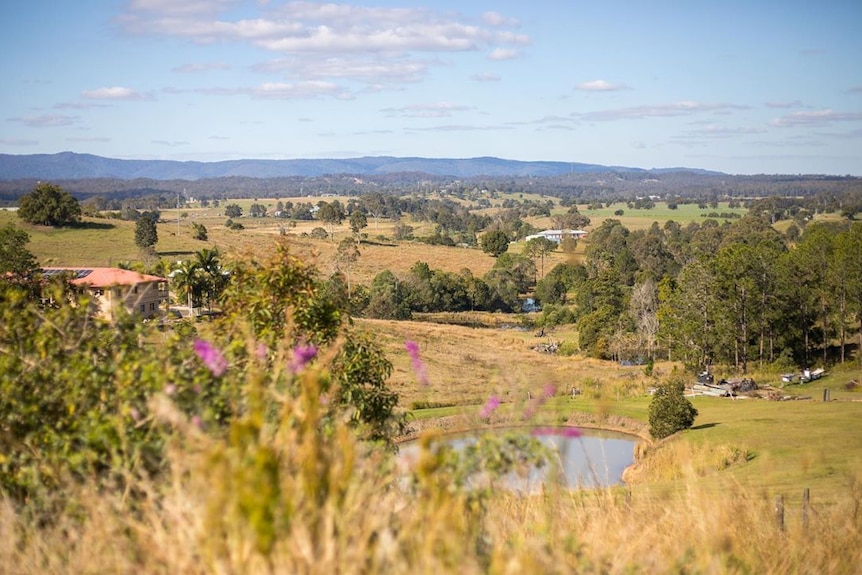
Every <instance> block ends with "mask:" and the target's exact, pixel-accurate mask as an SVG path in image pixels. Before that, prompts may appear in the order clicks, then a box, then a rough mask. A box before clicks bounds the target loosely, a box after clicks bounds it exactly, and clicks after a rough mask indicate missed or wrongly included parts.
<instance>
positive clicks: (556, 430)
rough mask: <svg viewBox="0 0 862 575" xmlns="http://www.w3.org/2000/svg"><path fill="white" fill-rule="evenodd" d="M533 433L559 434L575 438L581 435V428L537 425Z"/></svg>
mask: <svg viewBox="0 0 862 575" xmlns="http://www.w3.org/2000/svg"><path fill="white" fill-rule="evenodd" d="M531 434H532V435H558V436H560V437H569V438H575V437H580V436H581V430H580V429H578V428H577V427H537V428H535V429H533V431H532V432H531Z"/></svg>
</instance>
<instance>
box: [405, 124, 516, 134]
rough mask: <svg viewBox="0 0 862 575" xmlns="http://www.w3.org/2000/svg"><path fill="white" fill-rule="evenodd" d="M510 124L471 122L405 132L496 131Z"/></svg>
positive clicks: (409, 129)
mask: <svg viewBox="0 0 862 575" xmlns="http://www.w3.org/2000/svg"><path fill="white" fill-rule="evenodd" d="M512 129H514V128H512V127H511V126H476V125H472V124H446V125H442V126H432V127H430V128H407V129H406V130H405V131H407V132H412V131H415V132H497V131H500V130H512Z"/></svg>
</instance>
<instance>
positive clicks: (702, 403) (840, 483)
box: [411, 364, 862, 501]
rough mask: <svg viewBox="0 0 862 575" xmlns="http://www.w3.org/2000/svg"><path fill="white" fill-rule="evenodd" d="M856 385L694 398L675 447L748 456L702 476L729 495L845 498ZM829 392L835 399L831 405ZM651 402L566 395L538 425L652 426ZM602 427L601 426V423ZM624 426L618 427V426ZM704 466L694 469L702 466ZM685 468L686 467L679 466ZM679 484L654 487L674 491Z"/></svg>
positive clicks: (855, 448)
mask: <svg viewBox="0 0 862 575" xmlns="http://www.w3.org/2000/svg"><path fill="white" fill-rule="evenodd" d="M849 381H858V382H859V383H860V384H862V369H860V368H859V367H858V364H857V366H855V367H853V368H844V369H841V368H838V369H836V371H835V373H830V375H827V376H826V377H824V378H823V379H820V380H817V381H815V382H811V383H808V384H804V385H793V386H787V387H786V388H785V390H784V391H786V394H787V395H792V396H801V397H810V399H793V400H786V401H769V400H765V399H750V398H746V399H741V398H740V399H736V400H733V399H729V398H717V397H703V396H700V397H693V398H691V401H692V403H693V404H694V406H695V407H696V408H697V410H698V416H697V419H696V420H695V423H694V426H693V427H692V428H691V429H689V430H686V431H684V432H682V433H680V434H678V435H677V436H674V437H673V438H670V439H669V440H665V442H664V444H667V443H668V442H676V443H678V444H681V445H678V447H685V449H686V450H688V451H690V452H691V453H695V454H698V453H699V454H701V455H700V457H709V455H703V454H704V453H713V454H714V453H715V452H717V451H724V452H728V453H729V452H734V451H736V452H741V453H746V454H747V461H742V462H736V463H734V464H733V465H729V466H728V467H727V468H726V469H722V470H716V471H715V472H713V473H710V474H707V475H705V476H704V477H701V478H700V479H699V481H700V482H701V483H703V484H704V485H705V486H714V487H715V488H716V489H719V490H720V489H724V488H726V487H727V485H728V484H730V485H734V486H736V487H734V489H736V488H744V489H756V490H761V491H764V492H768V493H777V494H786V495H787V497H788V500H790V501H796V500H798V499H799V498H800V497H801V495H802V491H803V489H805V488H809V489H811V493H812V497H815V496H816V497H817V499H818V500H820V501H834V500H836V499H840V498H843V497H845V496H846V495H847V493H848V491H849V490H852V489H854V488H855V489H858V488H859V487H860V486H862V430H860V422H862V386H860V387H858V388H856V389H855V390H848V389H847V383H848V382H849ZM823 389H829V390H830V398H831V400H830V401H828V402H824V401H823ZM649 404H650V397H648V396H641V397H634V398H627V399H622V400H613V401H611V400H608V399H601V398H598V399H597V398H589V397H584V396H578V397H577V398H575V399H572V398H571V397H569V396H567V395H565V396H564V395H560V396H557V397H554V398H552V399H550V400H549V401H548V402H547V403H546V404H544V405H543V406H542V408H541V410H540V412H539V413H538V414H537V415H536V421H537V422H542V423H559V422H563V421H566V420H569V419H572V420H576V419H577V414H578V413H589V414H593V415H594V416H596V420H597V421H599V422H601V420H602V419H603V418H612V417H615V416H616V417H623V418H628V419H632V420H635V421H639V422H642V423H644V424H647V423H648V420H649ZM480 409H481V406H480V405H476V406H470V407H464V406H458V407H441V408H433V409H424V410H417V411H414V412H412V414H411V415H412V417H413V418H414V420H416V421H423V420H427V419H439V418H443V417H451V416H462V424H465V425H469V424H470V423H473V424H475V425H476V426H481V425H483V422H481V421H480V420H479V419H478V412H479V410H480ZM522 409H523V405H518V404H514V403H512V404H505V403H504V404H503V405H502V406H501V407H500V408H499V412H498V413H497V416H498V418H499V419H501V420H503V421H505V420H511V421H512V423H513V424H515V423H522V421H521V420H522V417H520V410H522ZM599 425H600V423H599ZM617 427H618V426H617ZM699 463H700V464H702V463H703V462H697V461H695V462H693V464H694V465H698V464H699ZM673 464H680V465H683V464H685V462H679V461H677V462H674V463H673ZM674 484H675V483H674V482H670V483H665V482H658V483H654V486H658V487H661V486H662V485H664V486H665V487H671V488H672V485H674Z"/></svg>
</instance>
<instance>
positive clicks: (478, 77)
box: [470, 72, 500, 82]
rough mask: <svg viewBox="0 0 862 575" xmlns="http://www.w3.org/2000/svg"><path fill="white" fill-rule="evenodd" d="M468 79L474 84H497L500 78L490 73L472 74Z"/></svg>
mask: <svg viewBox="0 0 862 575" xmlns="http://www.w3.org/2000/svg"><path fill="white" fill-rule="evenodd" d="M470 79H471V80H473V81H474V82H499V81H500V76H499V75H497V74H493V73H491V72H482V73H481V74H473V75H472V76H470Z"/></svg>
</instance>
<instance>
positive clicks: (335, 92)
mask: <svg viewBox="0 0 862 575" xmlns="http://www.w3.org/2000/svg"><path fill="white" fill-rule="evenodd" d="M251 94H252V95H253V96H254V97H256V98H265V99H286V100H296V99H308V98H317V97H320V96H334V97H336V98H345V99H346V98H349V97H350V96H349V95H348V94H346V93H345V92H344V90H343V88H341V87H340V86H339V85H338V84H335V83H333V82H320V81H305V82H293V83H291V82H266V83H264V84H261V85H260V86H258V87H256V88H254V89H252V90H251Z"/></svg>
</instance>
